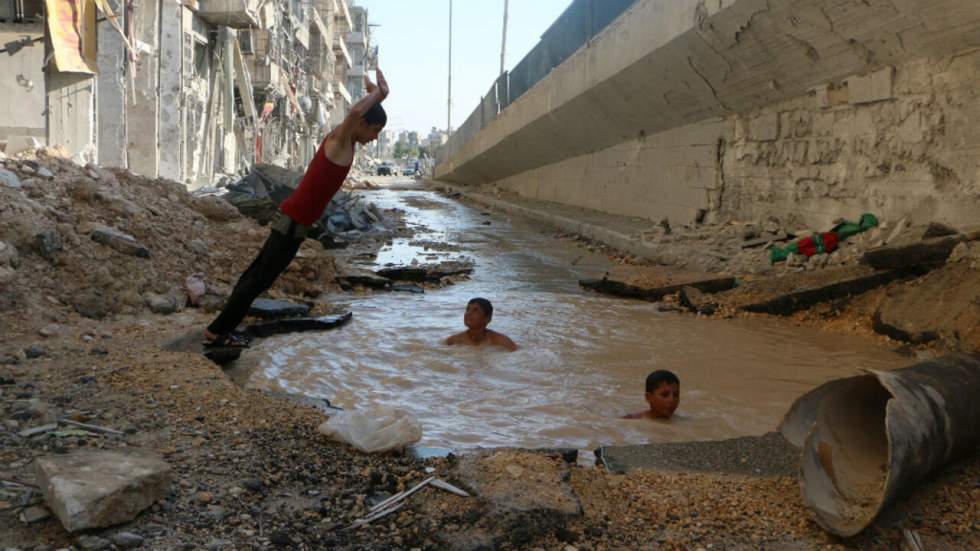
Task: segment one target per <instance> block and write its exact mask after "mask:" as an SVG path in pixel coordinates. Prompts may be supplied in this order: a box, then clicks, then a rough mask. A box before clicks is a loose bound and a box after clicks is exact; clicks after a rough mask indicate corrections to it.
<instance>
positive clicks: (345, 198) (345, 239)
mask: <svg viewBox="0 0 980 551" xmlns="http://www.w3.org/2000/svg"><path fill="white" fill-rule="evenodd" d="M302 178H303V172H302V171H295V170H288V169H285V168H281V167H278V166H275V165H256V166H255V167H254V168H253V169H252V171H251V172H250V173H249V174H248V175H246V176H245V177H244V178H242V179H241V180H240V181H238V182H237V183H234V184H232V185H230V186H228V188H227V192H226V193H225V194H223V195H222V197H223V198H224V199H225V200H227V201H228V202H229V203H231V204H232V205H234V206H235V207H236V208H237V209H238V210H239V211H240V212H241V213H242V214H244V215H245V216H248V217H250V218H253V219H255V220H256V221H257V222H259V223H260V224H267V223H269V221H270V220H272V217H273V216H274V215H275V213H276V211H277V210H278V207H279V203H281V202H282V201H283V200H284V199H286V197H288V196H289V194H290V193H292V192H293V190H294V189H296V187H297V186H298V185H299V183H300V181H301V180H302ZM355 180H356V181H355V182H353V183H352V184H351V189H367V188H366V187H365V186H364V185H363V183H360V180H357V179H356V178H355ZM391 225H392V224H391V223H390V222H388V221H386V217H385V214H384V213H383V212H381V211H380V210H379V209H378V208H377V207H376V206H375V205H373V204H371V203H368V202H367V201H364V200H363V198H362V197H361V196H359V195H356V194H353V193H350V192H348V191H344V190H341V191H338V192H337V194H336V195H335V196H334V198H333V200H332V201H330V203H329V204H328V205H327V209H326V211H325V212H324V213H323V216H321V217H320V220H319V221H318V222H317V223H316V224H314V226H313V228H314V232H313V233H312V234H311V235H310V237H311V238H314V239H317V240H319V241H320V242H321V243H323V245H324V246H325V247H327V248H343V247H345V246H346V245H347V244H348V243H350V242H351V241H355V240H358V239H360V238H362V237H364V236H365V235H374V236H382V237H387V233H388V230H389V228H390V226H391Z"/></svg>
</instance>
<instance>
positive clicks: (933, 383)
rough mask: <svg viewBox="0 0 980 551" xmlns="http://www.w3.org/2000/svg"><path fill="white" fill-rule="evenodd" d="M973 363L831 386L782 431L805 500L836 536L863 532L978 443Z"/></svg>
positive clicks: (978, 366) (976, 366) (969, 358)
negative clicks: (793, 451) (795, 457)
mask: <svg viewBox="0 0 980 551" xmlns="http://www.w3.org/2000/svg"><path fill="white" fill-rule="evenodd" d="M978 401H980V356H978V355H970V354H954V355H950V356H945V357H943V358H939V359H935V360H929V361H925V362H922V363H919V364H916V365H913V366H911V367H907V368H903V369H898V370H895V371H869V372H868V374H866V375H859V376H856V377H849V378H846V379H838V380H835V381H831V382H829V383H826V384H824V385H822V386H819V387H817V388H816V389H814V390H812V391H810V392H808V393H807V394H805V395H803V396H802V397H800V398H799V399H798V400H797V401H796V402H795V403H794V404H793V406H792V407H791V408H790V410H789V413H787V414H786V418H785V419H784V420H783V423H782V426H781V427H780V430H781V432H782V434H783V436H784V437H785V438H786V439H787V440H788V441H789V442H791V443H792V444H793V445H795V446H796V447H798V448H802V450H803V453H802V459H801V466H800V475H801V481H800V485H801V487H802V490H803V499H804V501H805V502H806V505H807V507H809V508H810V510H811V511H812V512H813V514H814V516H815V517H816V520H817V522H818V523H819V524H820V525H821V526H823V527H824V528H825V529H826V530H828V531H830V532H832V533H834V534H837V535H839V536H844V537H847V536H853V535H855V534H858V533H859V532H861V531H862V530H864V529H865V528H867V527H868V526H870V525H871V523H873V522H874V520H875V518H877V516H878V514H879V513H881V511H882V510H884V509H885V508H886V507H887V506H888V505H889V504H890V503H891V501H892V500H893V499H895V496H896V495H898V493H899V492H901V491H902V490H903V489H906V488H908V487H910V486H911V485H912V484H915V483H916V482H918V481H919V480H921V479H922V478H923V477H925V476H926V475H928V474H929V473H931V472H933V471H935V470H937V469H939V468H940V467H942V466H943V465H945V464H946V463H948V462H949V461H951V460H953V459H955V458H957V457H959V456H962V455H965V454H969V453H971V452H973V451H975V450H976V449H977V446H978V445H980V403H978Z"/></svg>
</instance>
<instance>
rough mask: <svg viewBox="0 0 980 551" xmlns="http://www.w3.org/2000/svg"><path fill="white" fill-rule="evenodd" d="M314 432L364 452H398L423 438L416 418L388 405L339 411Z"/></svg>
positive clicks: (420, 426)
mask: <svg viewBox="0 0 980 551" xmlns="http://www.w3.org/2000/svg"><path fill="white" fill-rule="evenodd" d="M317 430H318V431H320V433H321V434H325V435H327V436H329V437H330V438H332V439H334V440H338V441H340V442H346V443H348V444H350V445H352V446H354V447H355V448H357V449H359V450H361V451H363V452H367V453H372V452H383V451H388V450H396V449H401V448H404V447H405V446H408V445H410V444H414V443H416V442H418V441H419V440H421V439H422V425H421V424H419V421H418V419H416V418H415V417H414V416H413V415H412V414H411V413H408V412H407V411H404V410H401V409H394V408H391V407H387V406H372V407H370V408H368V409H365V410H361V411H341V412H338V413H337V414H336V415H334V416H332V417H331V418H330V419H329V420H327V421H325V422H324V423H323V424H322V425H320V427H319V428H318V429H317Z"/></svg>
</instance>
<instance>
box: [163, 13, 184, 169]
mask: <svg viewBox="0 0 980 551" xmlns="http://www.w3.org/2000/svg"><path fill="white" fill-rule="evenodd" d="M184 9H185V8H184V7H183V6H181V4H180V2H179V1H178V0H161V1H160V143H161V144H163V147H161V148H160V177H162V178H169V179H171V180H174V181H177V182H180V181H183V178H184V170H183V168H184V157H185V155H186V147H187V142H186V140H185V139H184V109H183V103H184V102H183V98H182V97H181V90H182V87H183V72H184V64H183V50H182V48H183V39H184V32H183V10H184Z"/></svg>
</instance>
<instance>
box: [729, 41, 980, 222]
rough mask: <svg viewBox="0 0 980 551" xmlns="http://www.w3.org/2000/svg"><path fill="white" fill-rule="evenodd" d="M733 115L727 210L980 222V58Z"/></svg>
mask: <svg viewBox="0 0 980 551" xmlns="http://www.w3.org/2000/svg"><path fill="white" fill-rule="evenodd" d="M873 78H874V79H875V80H876V81H877V82H876V84H877V86H876V89H875V90H871V92H872V93H871V95H869V94H868V90H867V89H866V87H865V86H863V83H862V82H861V79H848V80H847V81H843V82H837V83H833V84H834V89H830V90H826V91H825V90H824V89H823V88H822V87H821V89H819V90H816V91H814V92H813V93H811V94H809V95H807V96H803V97H800V98H797V99H794V100H790V101H786V102H781V103H777V104H774V105H771V106H767V107H765V108H763V109H759V110H757V111H754V112H751V113H746V114H744V115H742V116H737V117H733V120H734V123H735V124H734V128H735V135H734V141H733V142H732V143H731V144H730V145H729V147H728V148H727V150H726V153H725V155H724V175H725V192H724V195H723V198H722V204H721V206H722V209H723V211H725V212H728V213H731V214H733V215H735V216H739V217H745V218H761V217H763V216H764V215H765V214H766V213H767V212H772V211H776V212H782V213H792V214H794V215H796V216H797V217H798V218H799V219H801V220H805V221H808V222H810V223H812V224H821V225H824V224H829V223H830V222H831V221H832V220H833V219H835V218H837V217H838V216H841V214H842V213H846V214H848V215H855V214H857V213H860V212H864V211H871V212H875V213H879V214H883V215H885V216H888V217H891V218H893V219H896V218H901V217H906V216H908V217H911V218H912V219H919V220H945V221H947V222H951V223H968V222H976V221H977V220H978V218H980V126H978V125H977V121H978V120H980V101H978V96H980V92H978V90H980V52H978V51H972V52H969V53H965V54H963V55H956V56H950V57H945V58H927V59H922V60H918V61H914V62H911V63H908V64H905V65H902V66H900V67H898V68H897V70H894V71H893V70H892V69H891V68H886V69H884V70H882V71H879V72H878V73H876V74H875V75H873Z"/></svg>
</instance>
